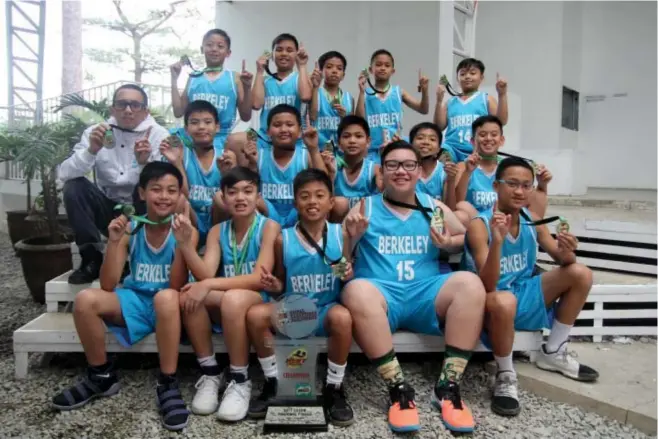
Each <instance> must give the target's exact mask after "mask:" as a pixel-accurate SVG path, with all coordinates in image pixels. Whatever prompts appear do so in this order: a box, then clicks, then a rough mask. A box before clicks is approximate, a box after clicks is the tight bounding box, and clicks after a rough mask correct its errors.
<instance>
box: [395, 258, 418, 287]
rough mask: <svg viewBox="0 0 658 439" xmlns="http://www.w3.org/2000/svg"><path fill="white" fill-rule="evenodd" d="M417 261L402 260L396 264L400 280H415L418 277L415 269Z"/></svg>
mask: <svg viewBox="0 0 658 439" xmlns="http://www.w3.org/2000/svg"><path fill="white" fill-rule="evenodd" d="M414 263H415V261H400V262H398V265H396V267H395V268H396V269H397V270H398V281H400V282H402V281H403V280H414V278H415V277H416V272H415V271H414Z"/></svg>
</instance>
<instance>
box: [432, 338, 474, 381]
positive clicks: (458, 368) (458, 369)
mask: <svg viewBox="0 0 658 439" xmlns="http://www.w3.org/2000/svg"><path fill="white" fill-rule="evenodd" d="M470 359H471V351H464V350H461V349H459V348H455V347H453V346H446V354H445V358H444V359H443V367H442V368H441V375H440V376H439V382H438V385H439V386H443V385H445V384H447V383H448V382H449V381H452V382H455V383H459V381H461V379H462V375H463V374H464V370H466V365H467V364H468V360H470Z"/></svg>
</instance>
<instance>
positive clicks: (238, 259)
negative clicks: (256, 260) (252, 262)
mask: <svg viewBox="0 0 658 439" xmlns="http://www.w3.org/2000/svg"><path fill="white" fill-rule="evenodd" d="M257 219H258V217H257V216H254V220H253V221H252V222H251V225H250V226H249V230H248V231H247V239H246V240H245V241H244V245H243V246H242V249H241V250H240V254H239V255H238V239H237V236H236V235H237V234H236V233H235V230H234V228H233V227H231V231H232V232H233V234H232V235H231V251H232V253H233V265H235V275H236V276H240V275H241V274H242V266H243V265H244V261H245V259H246V258H247V250H248V249H249V242H251V237H252V236H253V235H254V230H256V223H257Z"/></svg>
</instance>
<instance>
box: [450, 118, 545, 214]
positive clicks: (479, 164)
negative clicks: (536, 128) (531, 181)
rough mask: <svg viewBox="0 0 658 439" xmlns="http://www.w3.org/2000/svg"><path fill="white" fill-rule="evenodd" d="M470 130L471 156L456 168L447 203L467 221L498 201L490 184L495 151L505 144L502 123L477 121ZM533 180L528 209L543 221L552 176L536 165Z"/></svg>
mask: <svg viewBox="0 0 658 439" xmlns="http://www.w3.org/2000/svg"><path fill="white" fill-rule="evenodd" d="M472 129H473V133H474V136H473V138H472V139H471V142H472V143H473V147H474V149H475V152H474V153H473V154H471V155H469V156H468V159H467V160H466V161H465V162H463V164H462V163H460V164H459V168H460V171H461V173H460V175H459V177H458V178H459V182H458V183H457V188H456V189H455V196H454V197H452V196H451V197H450V198H449V202H453V201H456V203H457V204H456V206H454V207H456V208H457V209H459V210H461V211H464V212H466V213H467V214H468V215H467V216H468V219H469V220H470V219H471V218H474V217H475V216H477V215H478V213H480V212H484V211H486V210H489V209H490V208H491V206H493V204H494V203H495V201H496V199H497V197H498V195H497V193H496V191H495V189H494V186H493V182H494V179H495V174H496V169H497V167H498V162H499V160H500V158H499V157H500V156H499V155H498V150H499V149H500V148H502V146H503V145H504V144H505V137H504V136H503V123H502V122H501V121H500V119H499V118H498V117H496V116H491V115H489V116H482V117H479V118H477V119H476V120H475V122H473V127H472ZM536 177H537V191H534V192H533V193H532V194H531V195H530V197H529V198H528V199H529V203H530V204H529V206H528V208H529V209H530V210H531V211H532V212H534V213H535V214H537V215H538V216H540V217H543V216H544V213H545V212H546V205H547V204H548V196H547V193H548V189H547V186H548V183H549V182H550V181H551V179H552V178H553V176H552V174H551V173H550V171H548V169H546V167H545V166H543V165H538V166H537V175H536ZM449 205H450V204H449ZM451 207H453V206H451ZM466 224H467V223H466Z"/></svg>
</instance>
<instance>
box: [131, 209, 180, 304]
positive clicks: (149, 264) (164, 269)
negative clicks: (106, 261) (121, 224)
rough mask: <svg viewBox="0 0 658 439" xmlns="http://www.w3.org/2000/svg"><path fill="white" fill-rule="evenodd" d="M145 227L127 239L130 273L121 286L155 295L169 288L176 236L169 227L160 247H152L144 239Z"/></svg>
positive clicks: (135, 223) (134, 222) (133, 228)
mask: <svg viewBox="0 0 658 439" xmlns="http://www.w3.org/2000/svg"><path fill="white" fill-rule="evenodd" d="M130 224H131V230H135V228H136V227H137V222H136V221H131V223H130ZM146 227H147V226H142V227H140V229H139V231H138V232H137V233H135V234H134V235H132V236H131V237H130V240H129V247H128V248H129V250H128V263H129V264H130V274H129V275H128V276H126V278H125V279H124V281H123V288H127V289H129V290H133V291H137V292H140V293H143V294H148V295H151V296H153V295H155V294H156V293H157V292H159V291H162V290H164V289H166V288H169V277H170V272H171V264H173V262H174V256H175V255H176V238H174V233H173V232H172V230H171V228H169V233H168V234H167V237H166V238H165V241H164V242H163V243H162V245H161V246H160V248H153V247H152V246H151V244H149V243H148V241H147V240H146Z"/></svg>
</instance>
